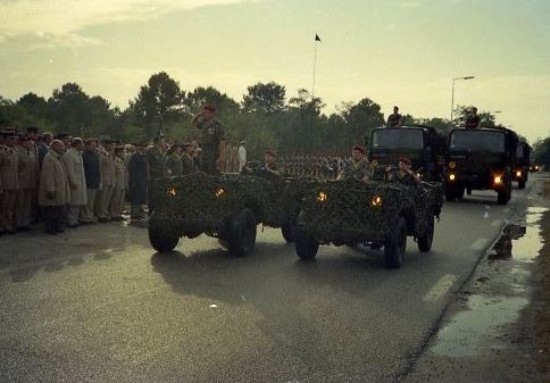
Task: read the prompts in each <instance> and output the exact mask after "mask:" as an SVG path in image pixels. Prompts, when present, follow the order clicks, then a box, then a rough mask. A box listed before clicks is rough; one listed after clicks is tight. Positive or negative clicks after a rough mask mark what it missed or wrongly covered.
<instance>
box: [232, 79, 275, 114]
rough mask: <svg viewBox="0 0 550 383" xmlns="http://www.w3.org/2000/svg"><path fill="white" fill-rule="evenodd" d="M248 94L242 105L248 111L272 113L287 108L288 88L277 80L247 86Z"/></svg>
mask: <svg viewBox="0 0 550 383" xmlns="http://www.w3.org/2000/svg"><path fill="white" fill-rule="evenodd" d="M247 90H248V94H247V95H245V96H244V97H243V102H242V106H243V109H244V111H246V112H255V113H259V112H261V113H265V114H267V115H272V114H274V113H276V112H281V111H283V110H284V108H285V98H286V90H285V87H284V86H282V85H278V84H276V83H275V82H269V83H267V84H263V83H257V84H256V85H252V86H249V87H248V88H247Z"/></svg>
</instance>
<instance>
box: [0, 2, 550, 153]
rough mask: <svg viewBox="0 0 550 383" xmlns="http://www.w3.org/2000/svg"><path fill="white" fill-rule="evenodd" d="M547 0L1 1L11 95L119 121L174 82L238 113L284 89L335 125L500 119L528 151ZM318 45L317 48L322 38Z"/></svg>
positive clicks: (0, 29) (537, 115)
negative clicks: (271, 86)
mask: <svg viewBox="0 0 550 383" xmlns="http://www.w3.org/2000/svg"><path fill="white" fill-rule="evenodd" d="M549 15H550V1H547V0H416V1H415V0H410V1H406V0H354V1H350V0H341V1H336V0H330V1H329V0H325V1H308V0H253V1H239V0H0V95H2V96H4V97H7V98H9V99H12V100H14V101H16V100H17V99H18V98H19V97H21V96H22V95H24V94H25V93H28V92H34V93H36V94H38V95H41V96H44V97H46V98H47V97H49V96H50V95H51V93H52V90H53V89H54V88H59V87H61V85H63V84H64V83H67V82H76V83H78V84H79V85H80V86H82V88H83V90H84V91H85V92H86V93H87V94H89V95H90V96H93V95H100V96H102V97H104V98H106V99H107V100H109V101H110V102H111V104H112V105H113V106H114V105H117V106H119V107H121V108H125V107H127V105H128V100H130V99H133V98H134V97H136V95H137V93H138V92H139V88H140V86H141V85H144V84H145V83H146V82H147V80H148V79H149V77H150V76H151V75H152V74H154V73H158V72H160V71H166V72H167V73H168V74H169V75H170V76H171V77H173V78H174V79H175V80H177V81H178V82H179V84H180V86H181V88H182V89H183V90H193V89H194V88H195V87H197V86H209V85H212V86H214V87H215V88H217V89H218V90H220V91H221V92H224V93H227V94H228V95H229V96H230V97H232V98H234V99H235V100H236V101H241V100H242V96H243V94H244V93H246V88H247V86H250V85H253V84H255V83H257V82H264V83H265V82H269V81H275V82H277V83H279V84H281V85H284V86H285V87H286V90H287V97H292V96H295V95H296V94H297V90H298V89H299V88H306V89H307V90H309V91H311V90H312V86H313V67H314V52H315V47H316V48H317V65H316V81H315V95H316V96H318V97H321V98H322V100H323V101H324V102H325V103H326V105H327V107H326V109H325V110H324V112H325V113H327V114H328V113H332V112H333V111H334V110H335V107H336V106H337V105H340V104H341V103H342V102H348V101H353V102H357V101H359V100H360V99H362V98H364V97H369V98H370V99H372V100H374V101H375V102H377V103H378V104H380V105H381V107H382V111H383V112H384V113H385V115H386V116H387V115H388V114H389V113H391V109H392V107H393V105H399V106H400V108H401V112H402V113H404V114H407V113H408V114H412V115H413V116H415V117H442V118H450V111H451V93H452V92H451V90H452V82H453V81H452V79H453V78H455V77H461V76H475V79H473V80H457V81H456V82H455V104H461V105H476V106H477V107H478V109H479V110H481V111H489V112H494V111H501V113H498V114H497V115H496V116H497V122H499V123H502V124H504V125H507V126H511V127H512V128H513V129H515V130H516V131H517V132H518V133H519V134H521V135H523V136H526V137H527V138H528V139H529V140H530V141H531V142H533V141H534V140H535V139H536V138H538V137H546V136H548V135H550V128H549V122H550V22H548V20H547V19H548V16H549ZM316 33H317V34H318V35H319V37H320V38H321V40H322V41H321V42H320V43H319V42H318V43H315V41H314V38H315V34H316Z"/></svg>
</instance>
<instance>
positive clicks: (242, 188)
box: [154, 172, 307, 236]
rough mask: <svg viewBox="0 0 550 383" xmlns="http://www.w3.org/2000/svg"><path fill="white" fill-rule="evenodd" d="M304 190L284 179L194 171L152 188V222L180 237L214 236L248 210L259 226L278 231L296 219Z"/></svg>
mask: <svg viewBox="0 0 550 383" xmlns="http://www.w3.org/2000/svg"><path fill="white" fill-rule="evenodd" d="M305 187H307V182H305V181H301V180H294V179H285V178H282V177H260V176H256V175H246V176H245V175H238V174H225V175H220V176H211V175H207V174H205V173H202V172H197V173H194V174H191V175H188V176H184V177H177V178H172V179H165V180H160V181H159V182H158V184H157V185H155V191H154V195H155V197H156V201H155V215H154V219H157V220H159V219H160V220H163V221H165V223H164V225H167V224H169V225H171V226H173V227H174V230H176V231H177V232H179V233H180V235H182V234H184V235H189V236H192V235H197V234H200V233H202V232H205V233H207V234H210V235H217V234H220V233H221V232H222V231H223V230H224V228H225V226H226V224H227V221H228V219H229V218H231V217H233V216H234V215H235V214H236V213H238V212H239V211H241V210H242V209H243V208H250V209H252V210H253V212H254V214H255V215H256V219H257V221H258V223H263V224H264V225H267V226H273V227H280V226H281V225H283V224H284V223H286V222H287V221H288V220H289V219H290V218H291V216H293V215H294V216H295V215H297V213H298V210H299V203H300V200H301V196H302V195H303V193H304V192H303V190H304V188H305Z"/></svg>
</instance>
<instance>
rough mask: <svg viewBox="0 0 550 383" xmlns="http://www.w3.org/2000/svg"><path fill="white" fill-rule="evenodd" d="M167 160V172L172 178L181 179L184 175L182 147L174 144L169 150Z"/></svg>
mask: <svg viewBox="0 0 550 383" xmlns="http://www.w3.org/2000/svg"><path fill="white" fill-rule="evenodd" d="M167 154H168V158H167V159H166V171H167V173H168V175H169V176H170V177H181V176H182V175H183V159H182V157H181V155H182V146H181V145H180V144H174V145H172V147H171V148H170V150H168V153H167Z"/></svg>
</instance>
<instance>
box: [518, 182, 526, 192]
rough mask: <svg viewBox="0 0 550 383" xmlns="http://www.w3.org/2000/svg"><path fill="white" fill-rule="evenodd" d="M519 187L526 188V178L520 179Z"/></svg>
mask: <svg viewBox="0 0 550 383" xmlns="http://www.w3.org/2000/svg"><path fill="white" fill-rule="evenodd" d="M518 189H519V190H522V189H525V180H521V181H518Z"/></svg>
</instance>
